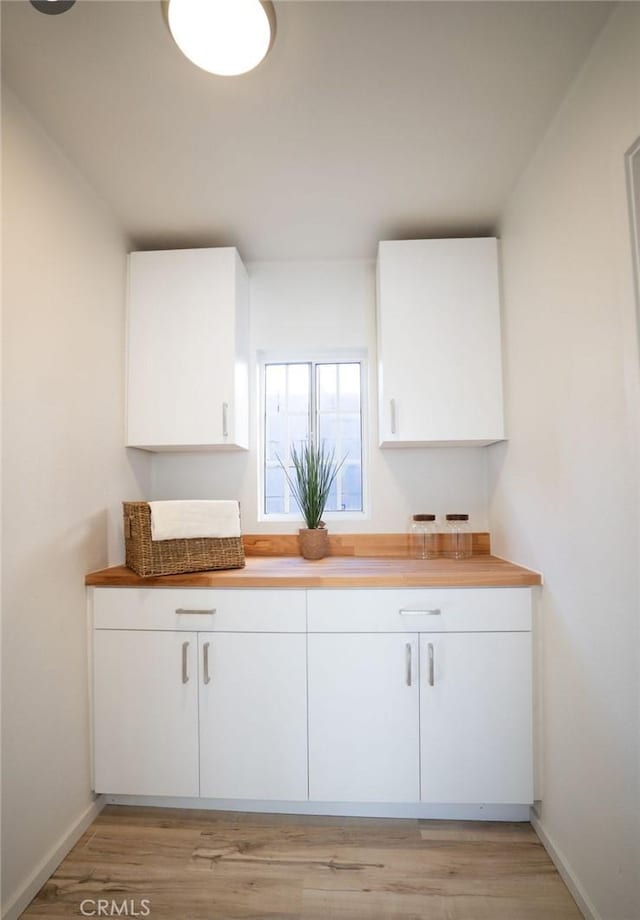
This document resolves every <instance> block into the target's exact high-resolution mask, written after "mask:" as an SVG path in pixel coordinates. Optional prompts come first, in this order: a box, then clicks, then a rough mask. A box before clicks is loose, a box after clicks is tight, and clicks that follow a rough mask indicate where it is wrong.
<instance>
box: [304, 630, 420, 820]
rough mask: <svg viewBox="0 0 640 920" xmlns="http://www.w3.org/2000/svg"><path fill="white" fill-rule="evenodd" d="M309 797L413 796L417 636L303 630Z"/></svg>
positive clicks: (415, 794)
mask: <svg viewBox="0 0 640 920" xmlns="http://www.w3.org/2000/svg"><path fill="white" fill-rule="evenodd" d="M308 648H309V650H308V655H309V798H310V799H311V800H313V801H330V802H417V801H418V800H419V796H420V786H419V742H418V724H419V718H418V637H417V636H416V635H395V636H394V635H385V634H378V635H371V634H361V635H332V634H322V635H319V634H318V635H310V636H309V639H308Z"/></svg>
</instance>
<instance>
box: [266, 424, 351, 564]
mask: <svg viewBox="0 0 640 920" xmlns="http://www.w3.org/2000/svg"><path fill="white" fill-rule="evenodd" d="M278 462H279V463H280V466H281V467H282V469H283V470H284V475H285V476H286V477H287V482H288V483H289V487H290V489H291V493H292V495H293V497H294V498H295V500H296V501H297V503H298V506H299V508H300V511H301V512H302V516H303V518H304V521H305V524H306V525H307V526H306V527H301V528H300V537H299V539H300V552H301V554H302V555H303V556H304V558H305V559H323V558H324V557H325V556H326V555H327V553H328V552H329V534H328V531H327V528H326V526H325V523H324V521H323V520H322V515H323V514H324V509H325V506H326V504H327V499H328V498H329V492H330V490H331V486H332V485H333V483H334V480H335V478H336V476H337V475H338V472H339V471H340V468H341V467H342V464H343V463H344V459H343V460H341V461H340V463H336V459H335V452H334V451H333V450H331V451H330V450H328V449H327V448H326V447H325V444H324V442H322V443H321V444H312V443H309V442H308V441H307V442H304V443H303V444H301V446H300V450H297V449H296V446H295V444H292V445H291V467H292V471H291V472H289V469H288V468H287V467H286V466H285V464H284V463H283V462H282V460H281V459H280V457H278Z"/></svg>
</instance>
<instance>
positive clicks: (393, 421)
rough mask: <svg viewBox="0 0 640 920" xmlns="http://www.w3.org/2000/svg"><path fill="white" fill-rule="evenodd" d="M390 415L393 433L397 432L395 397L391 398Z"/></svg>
mask: <svg viewBox="0 0 640 920" xmlns="http://www.w3.org/2000/svg"><path fill="white" fill-rule="evenodd" d="M389 416H390V421H391V434H395V433H396V401H395V399H390V400H389Z"/></svg>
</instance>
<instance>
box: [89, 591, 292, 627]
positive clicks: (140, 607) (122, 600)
mask: <svg viewBox="0 0 640 920" xmlns="http://www.w3.org/2000/svg"><path fill="white" fill-rule="evenodd" d="M93 615H94V627H95V628H96V629H173V630H175V629H178V630H181V629H184V630H189V631H192V632H193V631H198V630H207V631H221V632H305V630H306V608H305V592H304V591H300V590H286V589H284V590H282V589H279V590H275V589H265V590H261V589H242V588H240V589H238V588H230V589H218V588H94V589H93Z"/></svg>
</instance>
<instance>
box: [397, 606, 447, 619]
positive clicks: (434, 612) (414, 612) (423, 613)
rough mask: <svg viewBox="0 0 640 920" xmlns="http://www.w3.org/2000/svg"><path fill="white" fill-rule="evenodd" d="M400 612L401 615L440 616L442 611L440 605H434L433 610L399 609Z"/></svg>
mask: <svg viewBox="0 0 640 920" xmlns="http://www.w3.org/2000/svg"><path fill="white" fill-rule="evenodd" d="M398 613H399V614H400V616H401V617H424V616H428V617H439V616H440V614H441V613H442V610H440V608H439V607H434V608H433V610H402V609H401V610H399V611H398Z"/></svg>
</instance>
